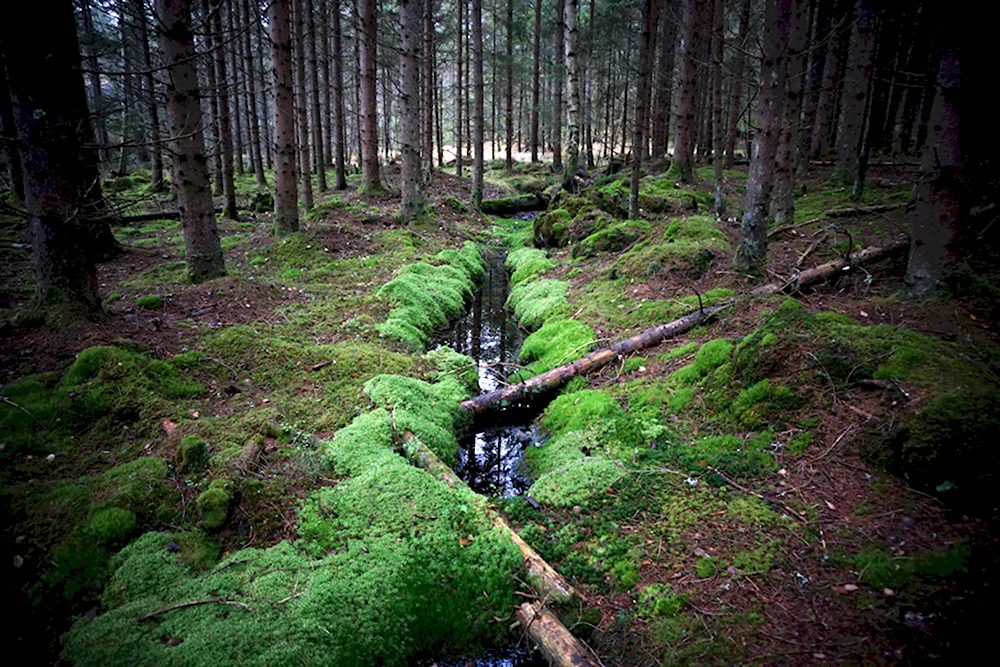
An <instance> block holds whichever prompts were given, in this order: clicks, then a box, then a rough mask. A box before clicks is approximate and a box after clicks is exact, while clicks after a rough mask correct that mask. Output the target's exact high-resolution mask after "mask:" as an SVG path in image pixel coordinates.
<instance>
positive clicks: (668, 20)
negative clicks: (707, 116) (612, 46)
mask: <svg viewBox="0 0 1000 667" xmlns="http://www.w3.org/2000/svg"><path fill="white" fill-rule="evenodd" d="M679 6H680V4H679V2H678V1H677V0H670V1H669V2H667V3H665V7H664V11H663V12H662V13H661V15H660V25H659V35H658V37H657V39H656V50H657V58H656V62H657V64H656V89H655V93H654V95H653V114H652V115H653V130H652V156H653V157H654V158H660V157H663V156H664V155H666V154H667V146H668V145H669V140H670V107H671V104H672V102H673V100H672V98H673V85H674V52H675V51H676V50H677V9H678V7H679Z"/></svg>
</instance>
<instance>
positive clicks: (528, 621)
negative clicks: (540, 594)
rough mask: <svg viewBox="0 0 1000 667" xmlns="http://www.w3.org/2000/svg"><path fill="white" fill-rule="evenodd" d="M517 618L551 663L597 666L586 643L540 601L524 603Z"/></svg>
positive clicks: (561, 666)
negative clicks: (574, 634)
mask: <svg viewBox="0 0 1000 667" xmlns="http://www.w3.org/2000/svg"><path fill="white" fill-rule="evenodd" d="M517 620H518V622H519V623H520V624H521V627H522V628H524V631H525V632H526V633H527V635H528V636H529V637H530V638H531V641H533V642H535V644H536V645H537V646H538V648H539V649H540V650H541V652H542V655H544V656H545V659H546V660H547V661H548V664H550V665H553V666H554V667H596V666H597V664H598V663H597V661H595V660H594V659H593V658H592V657H591V655H590V651H589V650H588V649H587V647H586V646H585V645H584V644H583V643H582V642H581V641H580V640H579V639H577V638H576V637H574V636H573V635H572V634H570V632H569V630H567V629H566V626H565V625H563V624H562V621H560V620H559V617H558V616H556V615H555V614H554V613H552V611H550V610H549V609H548V608H546V607H545V606H544V605H543V604H542V603H541V602H533V603H529V602H525V603H523V604H522V605H521V606H520V607H518V608H517Z"/></svg>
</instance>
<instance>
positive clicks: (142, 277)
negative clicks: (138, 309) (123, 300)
mask: <svg viewBox="0 0 1000 667" xmlns="http://www.w3.org/2000/svg"><path fill="white" fill-rule="evenodd" d="M183 282H187V264H186V263H185V262H183V261H181V262H171V263H169V264H164V265H162V266H154V267H153V268H151V269H146V270H145V271H143V272H142V273H140V274H138V275H136V276H133V277H132V278H129V279H128V280H124V281H122V283H121V285H122V287H131V288H142V287H155V286H157V285H167V284H171V283H183Z"/></svg>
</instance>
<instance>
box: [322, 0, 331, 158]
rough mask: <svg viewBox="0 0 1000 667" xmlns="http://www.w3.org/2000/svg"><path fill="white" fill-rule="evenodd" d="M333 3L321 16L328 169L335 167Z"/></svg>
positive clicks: (323, 101)
mask: <svg viewBox="0 0 1000 667" xmlns="http://www.w3.org/2000/svg"><path fill="white" fill-rule="evenodd" d="M331 4H332V3H331V2H327V1H326V0H324V2H323V3H322V7H321V8H320V15H319V29H320V30H319V32H320V35H319V43H320V53H319V57H320V71H321V72H322V73H323V77H322V84H321V86H320V87H321V88H322V91H321V94H322V104H323V164H324V165H325V166H324V168H325V169H328V168H330V167H331V166H333V127H332V126H333V109H332V108H331V106H330V102H331V101H330V97H331V89H332V88H333V84H332V83H331V82H332V80H333V77H332V72H331V70H332V69H333V63H332V62H331V58H330V23H331V22H332V17H331V16H330V11H331V8H330V5H331Z"/></svg>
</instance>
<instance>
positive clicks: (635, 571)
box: [611, 560, 639, 591]
mask: <svg viewBox="0 0 1000 667" xmlns="http://www.w3.org/2000/svg"><path fill="white" fill-rule="evenodd" d="M611 573H612V574H613V575H614V577H615V582H616V584H617V588H618V589H619V590H623V591H627V590H631V589H632V588H634V587H635V585H636V584H638V583H639V566H638V565H636V564H635V563H634V562H633V561H631V560H620V561H618V562H617V563H615V564H614V566H613V567H612V568H611Z"/></svg>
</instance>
